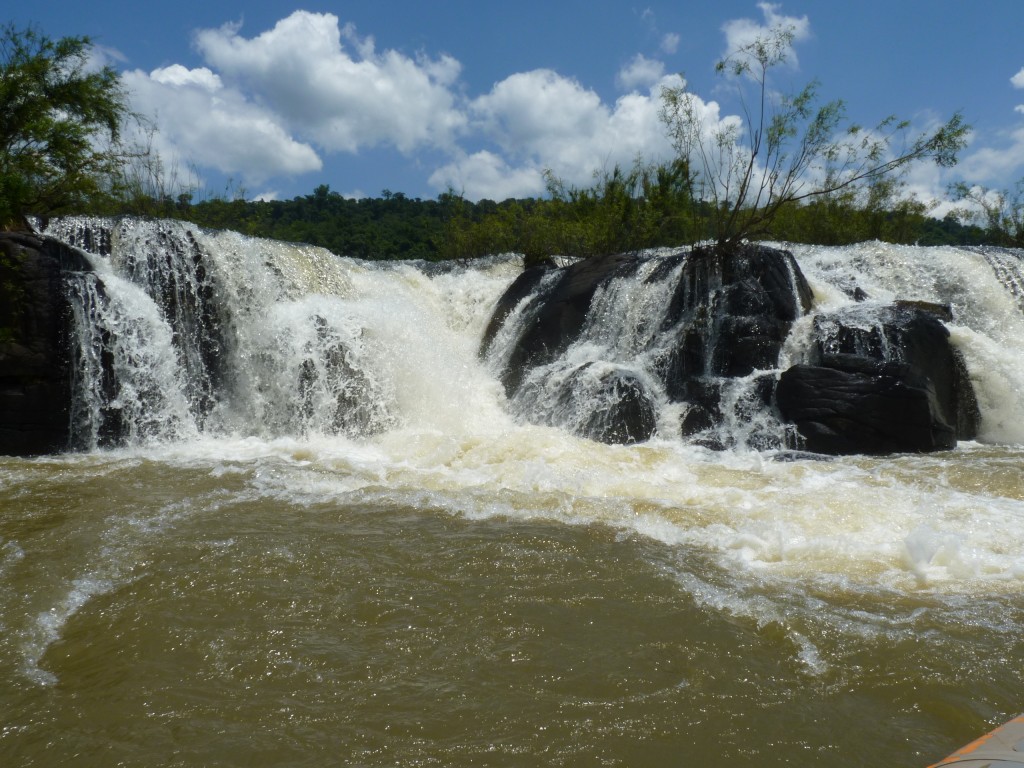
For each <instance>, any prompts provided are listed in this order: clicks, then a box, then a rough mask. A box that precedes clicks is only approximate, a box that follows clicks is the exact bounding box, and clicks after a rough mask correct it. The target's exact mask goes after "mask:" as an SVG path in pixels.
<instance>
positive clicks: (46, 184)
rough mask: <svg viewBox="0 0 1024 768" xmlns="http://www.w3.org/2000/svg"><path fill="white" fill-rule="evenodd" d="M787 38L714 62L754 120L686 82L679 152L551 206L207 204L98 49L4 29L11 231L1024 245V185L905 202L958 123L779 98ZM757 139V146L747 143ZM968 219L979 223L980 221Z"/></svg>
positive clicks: (550, 183)
mask: <svg viewBox="0 0 1024 768" xmlns="http://www.w3.org/2000/svg"><path fill="white" fill-rule="evenodd" d="M792 35H793V30H792V29H789V28H781V29H777V30H772V31H770V32H769V33H767V36H766V37H765V38H764V39H761V38H759V39H758V40H755V41H754V42H752V43H750V44H748V45H746V46H744V47H743V48H741V49H740V50H739V51H737V52H736V53H735V54H734V55H730V56H729V57H727V58H726V59H725V60H723V61H722V62H720V67H721V68H722V69H723V71H724V70H725V69H726V68H728V67H727V65H728V66H729V67H732V70H733V74H735V75H737V76H736V77H733V78H732V79H731V80H729V82H730V83H731V84H732V85H734V86H735V87H737V88H739V89H741V91H742V90H744V89H747V88H751V89H753V93H749V94H747V95H746V97H743V98H742V100H743V103H747V104H760V105H761V109H760V112H757V111H756V110H755V111H753V112H750V113H748V114H747V115H746V123H747V124H746V126H745V129H744V130H742V131H739V130H738V129H737V128H736V126H735V125H733V124H732V123H727V124H725V125H724V127H720V128H719V129H716V131H714V132H712V134H711V135H708V134H707V132H706V130H705V125H704V120H703V117H702V114H703V113H702V112H701V110H700V109H699V105H700V100H699V99H697V97H696V96H695V95H694V94H691V93H689V92H687V91H686V90H685V87H684V86H682V85H680V86H679V87H677V88H665V89H663V92H662V108H661V110H660V111H659V118H660V119H661V120H662V122H663V123H664V126H665V130H666V136H667V137H668V138H669V140H670V142H671V144H672V146H673V148H674V150H675V156H674V159H672V160H668V161H665V162H662V163H658V164H652V163H644V162H642V161H641V160H639V159H638V160H637V161H636V162H635V163H634V165H633V167H632V168H631V169H628V170H622V169H620V168H617V167H616V168H615V169H613V170H612V171H610V172H605V173H603V174H600V175H598V176H597V177H596V178H595V180H594V183H593V184H591V185H590V186H588V187H582V188H577V187H570V186H567V185H565V184H564V183H563V182H561V181H560V180H559V179H557V178H556V177H554V176H553V175H549V176H548V177H547V179H546V182H547V190H546V191H547V194H546V195H544V196H542V197H539V198H530V199H521V200H505V201H503V202H494V201H491V200H481V201H478V202H473V201H469V200H466V199H465V198H464V197H462V196H461V195H459V194H456V193H455V192H451V191H450V192H446V193H444V194H442V195H440V196H439V197H438V198H437V199H433V200H421V199H419V198H409V197H406V196H405V195H403V194H401V193H395V194H392V193H390V192H387V191H385V192H384V193H382V195H381V196H380V197H379V198H363V199H359V200H353V199H348V198H345V197H344V196H342V195H340V194H338V193H337V192H334V191H332V190H331V189H330V188H329V187H328V186H326V185H321V186H319V187H317V188H316V189H315V190H314V191H313V193H312V194H310V195H304V196H300V197H296V198H294V199H292V200H274V201H249V200H245V199H244V194H242V193H241V191H240V190H229V191H228V193H227V194H221V195H211V196H206V197H204V199H201V200H197V199H196V194H197V192H196V189H195V186H194V185H190V184H187V183H183V180H181V179H179V178H177V174H176V171H175V169H174V168H171V169H167V168H165V167H164V166H163V163H162V161H161V158H160V156H159V154H158V153H156V152H154V150H153V131H155V128H153V127H152V126H149V127H148V130H144V131H143V133H144V135H146V136H148V142H147V141H143V142H138V141H136V140H127V139H126V138H125V137H126V136H137V135H138V133H137V131H136V130H128V129H129V128H134V129H138V128H143V129H145V128H147V126H146V123H145V121H144V120H143V119H142V118H140V117H139V116H138V115H135V114H134V113H133V112H132V111H131V110H130V109H129V104H128V93H127V92H126V91H125V89H124V87H123V85H122V83H121V80H120V78H119V77H118V75H117V73H116V72H115V71H114V70H113V69H112V68H111V67H109V66H107V67H103V68H102V69H100V70H99V71H96V70H95V68H94V67H93V66H92V64H91V59H90V51H91V48H92V41H91V40H90V39H89V38H88V37H71V38H63V39H61V40H57V41H53V40H51V39H50V38H48V37H47V36H46V35H44V34H42V33H40V32H38V31H36V30H34V29H31V28H29V29H24V30H21V29H18V28H16V27H15V26H13V25H12V24H7V25H4V26H0V117H2V118H3V119H0V229H17V228H23V227H25V226H27V222H26V219H25V217H26V216H28V215H41V216H52V215H60V214H65V213H95V214H120V213H128V214H141V215H151V216H163V217H173V218H180V219H186V220H190V221H193V222H195V223H196V224H199V225H202V226H206V227H210V228H216V229H232V230H237V231H239V232H242V233H244V234H249V235H254V236H260V237H266V238H273V239H277V240H285V241H294V242H305V243H310V244H314V245H320V246H323V247H325V248H328V249H330V250H331V251H333V252H335V253H338V254H341V255H347V256H355V257H358V258H364V259H428V260H439V259H472V258H476V257H479V256H483V255H486V254H493V253H503V252H518V253H522V254H524V255H525V257H526V260H527V262H539V261H543V260H545V259H548V258H549V257H551V256H557V255H564V256H575V257H587V256H592V255H596V254H604V253H617V252H625V251H634V250H639V249H643V248H652V247H661V246H667V247H678V246H683V245H688V244H693V243H701V242H711V243H714V244H715V247H716V248H718V249H720V250H723V251H725V250H728V249H730V248H733V247H735V246H736V245H737V244H738V243H740V242H742V241H743V240H778V241H784V242H787V241H788V242H797V243H817V244H824V245H841V244H846V243H854V242H860V241H864V240H872V239H878V240H885V241H890V242H894V243H920V244H922V245H940V244H982V243H991V244H997V245H1013V246H1018V247H1024V181H1022V182H1021V184H1019V185H1018V186H1017V187H1016V189H1015V190H1013V191H998V190H987V189H984V188H981V187H978V186H968V185H966V184H961V185H957V186H956V187H955V189H954V190H953V192H954V197H955V199H959V200H961V201H962V202H963V203H964V204H965V205H964V207H963V209H962V210H961V211H959V212H957V213H956V214H954V215H951V216H949V217H947V218H946V219H943V220H941V221H940V220H936V219H934V218H932V217H930V216H928V215H927V209H926V207H925V206H924V205H923V204H921V203H919V202H916V201H914V200H912V199H911V200H908V199H907V198H906V197H905V196H904V195H902V194H901V193H902V191H903V190H902V186H901V184H902V182H901V181H900V179H901V177H902V174H903V173H905V171H906V170H907V168H909V167H910V166H911V165H912V164H914V163H919V162H925V161H933V162H935V163H936V164H937V165H939V166H940V167H950V166H952V165H953V164H954V163H955V162H956V155H957V152H958V151H960V150H962V149H963V147H964V146H966V136H967V131H968V126H967V125H966V124H965V123H964V122H963V120H962V119H961V117H960V115H959V114H957V115H954V116H953V117H952V118H950V120H949V121H948V122H946V123H945V124H943V125H942V126H940V127H939V128H937V129H935V130H933V131H931V132H927V133H925V134H922V135H920V136H917V137H916V138H915V137H913V136H908V135H907V131H908V126H909V123H906V122H900V121H895V119H894V118H891V117H890V118H885V119H884V120H882V121H881V122H880V123H879V125H878V126H877V127H876V129H874V130H873V131H871V132H870V133H867V134H866V133H865V132H864V131H863V129H861V128H860V127H859V126H857V125H848V126H845V128H844V126H843V121H844V108H843V104H842V102H841V101H832V102H827V103H825V104H822V105H820V106H818V105H817V104H816V94H815V84H814V83H813V82H812V83H811V84H809V85H808V86H807V87H805V88H804V89H803V90H802V91H800V92H798V93H797V94H795V95H794V96H784V97H781V98H776V97H775V96H774V91H773V90H772V89H769V88H768V83H767V73H768V71H769V70H771V69H772V68H774V67H776V66H778V65H780V64H782V63H784V61H785V52H786V51H788V50H790V48H791V43H792ZM744 137H745V138H744ZM974 222H977V224H975V223H974Z"/></svg>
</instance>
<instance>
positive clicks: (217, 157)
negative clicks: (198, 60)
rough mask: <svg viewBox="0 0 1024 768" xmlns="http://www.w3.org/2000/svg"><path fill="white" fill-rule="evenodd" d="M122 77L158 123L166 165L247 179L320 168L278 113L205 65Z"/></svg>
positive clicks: (135, 101) (136, 102)
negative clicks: (193, 166) (228, 85)
mask: <svg viewBox="0 0 1024 768" xmlns="http://www.w3.org/2000/svg"><path fill="white" fill-rule="evenodd" d="M121 79H122V82H123V83H124V85H125V87H126V88H127V89H128V90H129V92H130V93H131V101H132V108H133V109H134V110H136V111H138V112H140V113H142V114H144V115H149V116H152V117H153V119H154V120H155V122H156V124H157V126H158V127H159V132H158V133H157V134H156V136H155V137H154V143H155V149H156V150H157V151H158V152H159V154H160V155H161V157H162V158H163V159H164V162H165V164H167V165H175V164H180V163H182V162H184V163H186V164H192V163H194V164H196V165H198V166H200V167H208V168H216V169H217V170H219V171H221V172H223V173H226V174H230V175H235V174H237V175H240V176H242V177H243V178H244V179H245V180H246V181H248V182H249V183H260V182H262V181H263V180H265V179H268V178H270V177H272V176H277V175H294V174H299V173H306V172H308V171H315V170H319V169H320V168H321V161H320V158H319V157H318V156H317V153H316V152H315V151H314V149H313V148H312V147H311V146H310V145H309V144H306V143H303V142H300V141H297V140H296V139H294V138H292V137H291V136H290V135H289V133H288V131H287V130H286V129H285V128H284V126H283V125H282V124H281V122H280V121H279V120H278V118H277V117H276V115H274V114H273V113H272V112H270V111H269V110H267V109H265V108H264V107H261V106H260V105H258V104H255V103H254V102H252V101H250V100H248V99H247V98H246V97H245V96H244V95H243V94H242V93H240V92H239V91H237V90H234V89H231V88H226V87H224V85H223V84H222V83H221V80H220V78H219V77H218V76H217V75H215V74H214V73H213V72H211V71H210V70H208V69H206V68H199V69H194V70H189V69H186V68H185V67H182V66H181V65H177V64H176V65H172V66H170V67H165V68H162V69H156V70H153V72H151V73H149V74H146V73H145V72H142V71H140V70H133V71H130V72H125V73H124V74H122V76H121Z"/></svg>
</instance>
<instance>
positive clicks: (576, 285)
mask: <svg viewBox="0 0 1024 768" xmlns="http://www.w3.org/2000/svg"><path fill="white" fill-rule="evenodd" d="M638 263H639V257H638V256H637V255H636V254H617V255H614V256H601V257H594V258H590V259H586V260H584V261H579V262H577V263H575V264H572V265H570V266H568V267H562V268H560V269H559V270H558V273H559V274H558V275H557V278H556V279H554V280H552V281H550V282H549V281H542V277H543V275H544V270H540V271H539V272H540V274H532V272H533V270H527V271H525V272H524V273H523V275H521V276H520V278H519V279H517V280H516V281H515V282H514V283H513V284H512V286H510V287H509V289H508V290H507V291H506V293H505V295H504V296H503V297H502V298H501V299H500V300H499V302H498V308H499V310H498V311H499V312H500V311H504V310H506V309H507V308H508V307H509V305H510V304H511V306H512V307H515V306H516V305H517V304H518V303H519V301H522V300H523V299H519V298H518V296H519V295H522V294H527V295H528V296H529V298H527V299H525V300H526V301H528V302H529V304H528V305H527V307H526V308H525V309H524V310H523V324H522V328H521V332H520V334H519V338H518V339H517V341H516V344H515V347H514V349H513V350H512V354H511V355H510V356H509V359H508V362H507V363H506V365H505V369H504V370H503V371H502V374H501V378H502V383H503V384H504V385H505V390H506V392H508V393H509V394H513V393H514V392H515V391H516V390H518V389H519V386H520V384H522V382H523V379H524V378H525V376H526V374H527V373H528V372H529V371H530V370H531V369H532V368H535V367H537V366H540V365H547V364H548V363H550V362H552V361H553V360H555V359H556V358H557V357H558V356H559V355H561V354H562V353H563V352H565V351H566V350H567V349H568V348H569V346H570V345H571V344H572V343H573V342H574V341H576V340H577V339H578V338H579V335H580V332H581V331H582V330H583V326H584V323H585V322H586V319H587V312H588V311H589V310H590V305H591V302H592V301H593V298H594V294H595V293H596V291H597V289H598V288H599V287H600V286H602V285H605V284H607V283H608V282H609V281H610V280H612V279H614V278H615V277H617V276H620V275H624V274H629V273H630V272H632V271H633V270H635V269H636V267H637V265H638ZM520 281H521V282H520ZM509 311H510V310H509ZM507 316H508V311H505V317H507ZM496 319H497V315H495V316H493V317H492V319H491V323H490V324H489V327H488V331H489V332H490V338H491V339H493V336H494V333H496V332H497V330H498V328H500V325H501V322H500V321H498V322H497V323H496V322H495V321H496Z"/></svg>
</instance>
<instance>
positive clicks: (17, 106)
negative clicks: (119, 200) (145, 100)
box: [0, 24, 131, 228]
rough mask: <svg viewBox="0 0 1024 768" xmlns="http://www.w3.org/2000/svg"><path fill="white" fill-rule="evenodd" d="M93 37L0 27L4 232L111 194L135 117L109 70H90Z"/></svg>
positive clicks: (0, 162) (1, 209)
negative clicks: (28, 218) (124, 132)
mask: <svg viewBox="0 0 1024 768" xmlns="http://www.w3.org/2000/svg"><path fill="white" fill-rule="evenodd" d="M91 45H92V44H91V41H90V40H89V38H88V37H66V38H62V39H60V40H57V41H53V40H50V39H49V38H47V37H46V36H45V35H42V34H40V33H39V32H37V31H36V30H34V29H31V28H29V29H24V30H19V29H16V28H15V27H14V25H13V24H7V25H6V26H4V27H2V28H0V227H3V228H9V227H11V226H16V225H17V224H18V222H19V221H20V219H21V218H22V217H23V216H24V215H25V214H28V213H35V214H51V213H61V212H66V211H71V210H74V209H81V208H83V207H85V206H87V205H89V204H90V203H95V202H96V201H97V200H99V199H101V198H103V197H104V196H106V195H108V194H109V193H110V191H111V185H112V180H113V179H114V178H115V177H116V175H117V172H118V170H119V169H120V168H121V165H122V163H123V162H124V159H125V156H126V152H125V150H124V149H123V147H122V146H121V144H120V138H121V129H122V126H123V124H124V122H125V121H126V120H127V119H128V118H129V117H130V116H131V115H130V113H129V111H128V108H127V102H126V94H125V93H124V91H123V90H122V88H121V84H120V81H119V79H118V76H117V73H116V72H115V71H114V70H113V69H112V68H111V67H103V68H102V69H99V70H98V71H89V68H88V55H89V50H90V48H91Z"/></svg>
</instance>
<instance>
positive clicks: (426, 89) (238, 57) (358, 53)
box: [196, 11, 465, 153]
mask: <svg viewBox="0 0 1024 768" xmlns="http://www.w3.org/2000/svg"><path fill="white" fill-rule="evenodd" d="M343 38H344V43H345V45H343ZM346 45H347V46H348V47H346ZM196 46H197V48H198V50H199V52H200V53H201V54H202V55H203V57H204V59H205V61H206V62H207V63H208V64H210V65H211V66H212V67H213V68H215V69H216V70H217V71H218V72H219V73H220V75H221V77H222V78H224V79H225V80H228V81H230V82H237V83H238V84H239V85H241V86H243V87H245V88H246V89H247V90H249V91H251V92H253V93H255V94H258V96H259V101H260V103H263V104H266V105H267V106H268V107H269V108H271V109H273V110H274V111H275V112H276V113H277V114H278V115H280V119H281V120H282V121H283V122H284V123H285V124H286V125H287V127H288V128H289V130H291V131H292V132H294V133H296V134H298V135H301V136H306V137H308V138H309V139H311V140H313V141H315V142H316V143H317V144H319V145H320V146H321V147H323V148H324V149H327V150H340V151H345V152H358V151H359V150H360V149H362V148H364V147H372V146H378V145H392V146H394V147H396V148H397V149H399V150H400V151H402V152H404V153H409V152H412V151H413V150H415V149H417V148H420V147H422V146H439V147H446V146H451V144H452V141H453V137H454V133H455V131H456V130H457V129H459V128H460V127H461V126H462V125H463V124H464V123H465V117H464V115H463V114H462V113H461V112H460V111H459V109H458V108H457V105H456V99H455V95H454V93H453V91H452V86H453V85H454V84H455V82H456V80H457V79H458V76H459V73H460V70H461V65H460V64H459V63H458V62H457V61H456V60H455V59H453V58H452V57H450V56H441V57H439V58H437V59H430V58H428V57H426V56H420V57H418V58H416V59H412V58H409V57H408V56H405V55H404V54H401V53H399V52H397V51H390V50H389V51H384V52H378V51H377V50H376V48H375V45H374V41H373V38H371V37H365V38H360V37H359V36H358V35H357V34H356V32H355V28H354V27H352V26H351V25H347V26H346V27H344V28H340V27H339V23H338V18H337V17H336V16H334V15H333V14H329V13H323V14H319V13H309V12H306V11H296V12H294V13H292V14H291V15H290V16H288V17H287V18H285V19H282V20H281V21H279V22H278V23H277V24H276V25H275V26H274V27H273V29H270V30H268V31H266V32H263V33H262V34H260V35H258V36H256V37H253V38H245V37H242V36H241V35H240V34H239V27H238V25H225V26H222V27H220V28H218V29H206V30H202V31H200V32H199V33H197V35H196ZM350 49H351V50H350Z"/></svg>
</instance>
